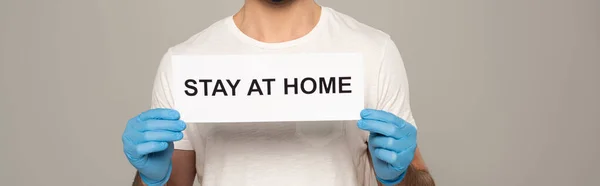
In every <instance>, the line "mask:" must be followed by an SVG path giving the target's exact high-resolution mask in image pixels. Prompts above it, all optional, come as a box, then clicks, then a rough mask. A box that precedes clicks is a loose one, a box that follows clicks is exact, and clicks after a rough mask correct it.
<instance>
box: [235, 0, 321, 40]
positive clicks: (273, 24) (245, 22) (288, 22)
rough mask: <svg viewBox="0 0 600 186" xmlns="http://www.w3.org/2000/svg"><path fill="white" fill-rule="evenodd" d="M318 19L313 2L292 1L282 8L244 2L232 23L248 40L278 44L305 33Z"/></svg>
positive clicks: (256, 1)
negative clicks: (249, 38)
mask: <svg viewBox="0 0 600 186" xmlns="http://www.w3.org/2000/svg"><path fill="white" fill-rule="evenodd" d="M320 16H321V6H319V5H318V4H317V3H315V2H314V1H313V0H294V1H291V2H289V3H287V4H283V5H273V4H269V3H268V2H265V1H264V0H246V3H245V4H244V6H243V7H242V8H241V9H240V11H239V12H237V13H236V14H235V15H234V16H233V20H234V22H235V24H236V26H237V27H238V28H239V29H240V30H241V31H242V32H243V33H244V34H246V35H248V36H249V37H251V38H254V39H256V40H258V41H262V42H266V43H279V42H285V41H290V40H294V39H297V38H300V37H302V36H304V35H306V34H308V33H309V32H310V31H311V30H312V29H313V28H314V27H315V26H316V25H317V23H318V22H319V18H320Z"/></svg>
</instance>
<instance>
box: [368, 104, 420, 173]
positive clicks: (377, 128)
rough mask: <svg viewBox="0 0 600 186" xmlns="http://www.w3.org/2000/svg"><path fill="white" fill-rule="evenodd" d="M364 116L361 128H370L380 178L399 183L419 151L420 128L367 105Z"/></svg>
mask: <svg viewBox="0 0 600 186" xmlns="http://www.w3.org/2000/svg"><path fill="white" fill-rule="evenodd" d="M360 117H361V120H359V121H358V128H360V129H362V130H366V131H369V132H370V135H369V143H368V144H369V152H370V153H371V159H372V161H373V168H374V169H375V175H376V177H377V180H379V182H381V183H382V184H384V185H397V184H398V183H400V182H401V181H402V179H404V176H405V173H406V170H407V168H408V165H410V163H411V161H412V159H413V157H414V155H415V149H416V148H417V129H416V128H415V127H414V126H413V125H411V124H410V123H408V122H406V121H404V120H403V119H401V118H399V117H398V116H396V115H394V114H392V113H389V112H385V111H381V110H373V109H364V110H363V111H362V112H361V113H360Z"/></svg>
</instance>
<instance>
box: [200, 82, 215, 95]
mask: <svg viewBox="0 0 600 186" xmlns="http://www.w3.org/2000/svg"><path fill="white" fill-rule="evenodd" d="M198 82H200V83H203V84H204V96H208V83H210V82H212V80H211V79H200V80H198Z"/></svg>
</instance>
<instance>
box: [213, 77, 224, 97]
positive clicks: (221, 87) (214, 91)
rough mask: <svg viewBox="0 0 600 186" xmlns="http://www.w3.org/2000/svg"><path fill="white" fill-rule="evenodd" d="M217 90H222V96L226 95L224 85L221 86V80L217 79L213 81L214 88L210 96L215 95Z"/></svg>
mask: <svg viewBox="0 0 600 186" xmlns="http://www.w3.org/2000/svg"><path fill="white" fill-rule="evenodd" d="M217 92H222V93H223V95H224V96H227V91H225V86H223V81H221V80H220V79H217V82H216V83H215V89H213V93H212V96H215V95H217Z"/></svg>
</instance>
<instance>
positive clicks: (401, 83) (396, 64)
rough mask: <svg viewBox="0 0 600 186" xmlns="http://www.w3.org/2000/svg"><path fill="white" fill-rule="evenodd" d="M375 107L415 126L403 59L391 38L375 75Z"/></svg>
mask: <svg viewBox="0 0 600 186" xmlns="http://www.w3.org/2000/svg"><path fill="white" fill-rule="evenodd" d="M376 108H377V109H379V110H384V111H387V112H390V113H393V114H395V115H396V116H398V117H400V118H402V119H404V120H405V121H407V122H408V123H410V124H412V125H414V126H415V127H417V126H416V123H415V119H414V118H413V115H412V111H411V108H410V98H409V90H408V78H407V74H406V69H405V66H404V61H403V60H402V56H401V55H400V51H398V48H397V47H396V44H395V43H394V41H393V40H391V39H389V40H388V41H387V42H386V44H385V48H384V51H383V58H382V61H381V65H380V67H379V73H378V76H377V103H376Z"/></svg>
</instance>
